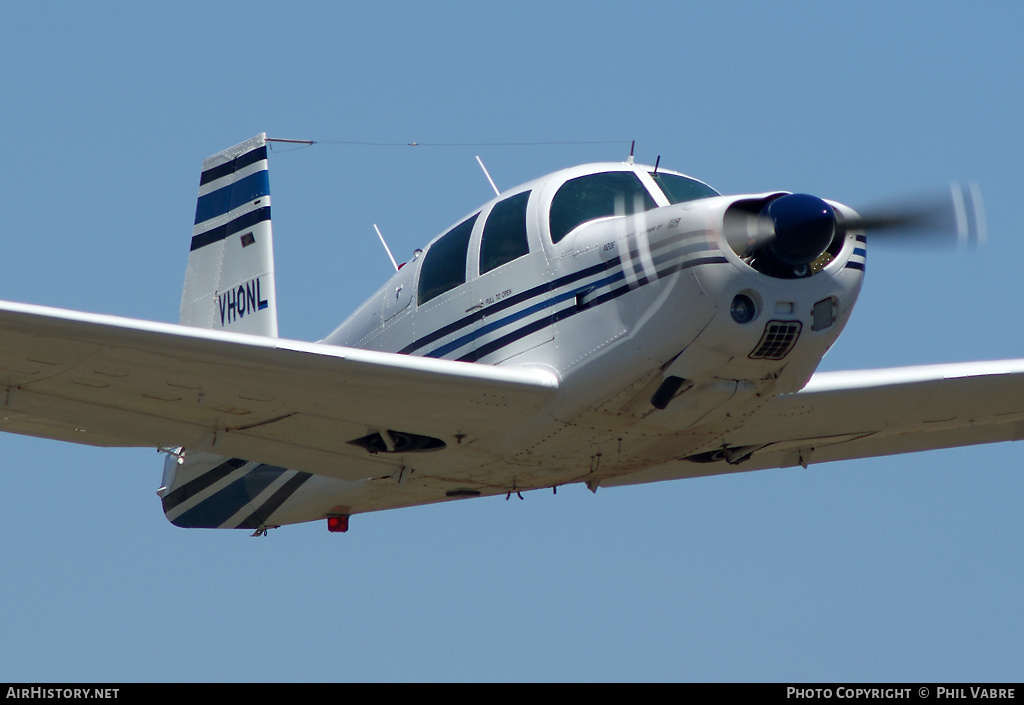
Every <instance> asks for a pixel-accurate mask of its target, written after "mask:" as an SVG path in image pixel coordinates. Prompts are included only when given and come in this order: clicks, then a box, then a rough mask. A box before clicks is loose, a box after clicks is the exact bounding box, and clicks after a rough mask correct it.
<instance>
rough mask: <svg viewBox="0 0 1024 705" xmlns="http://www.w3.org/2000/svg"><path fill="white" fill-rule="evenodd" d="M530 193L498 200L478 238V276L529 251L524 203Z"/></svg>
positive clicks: (528, 198)
mask: <svg viewBox="0 0 1024 705" xmlns="http://www.w3.org/2000/svg"><path fill="white" fill-rule="evenodd" d="M529 200H530V192H529V191H524V192H523V193H517V194H516V195H515V196H511V197H509V198H506V199H505V200H504V201H498V202H497V203H495V204H494V208H492V209H491V213H490V215H488V216H487V222H486V223H484V232H483V235H481V236H480V273H481V274H483V273H485V272H489V271H491V270H492V269H496V268H497V267H500V266H501V265H503V264H506V263H508V262H511V261H512V260H514V259H518V258H519V257H522V256H523V255H525V254H528V253H529V252H530V246H529V244H528V243H527V241H526V204H527V202H528V201H529Z"/></svg>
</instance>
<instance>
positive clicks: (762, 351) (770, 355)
mask: <svg viewBox="0 0 1024 705" xmlns="http://www.w3.org/2000/svg"><path fill="white" fill-rule="evenodd" d="M800 328H801V325H800V323H799V322H798V321H768V325H766V326H765V327H764V335H762V336H761V342H759V343H758V344H757V347H756V348H754V352H752V353H750V355H748V357H749V358H750V359H751V360H781V359H782V358H784V357H786V355H788V354H789V351H790V350H792V349H793V346H794V345H796V341H797V338H799V337H800Z"/></svg>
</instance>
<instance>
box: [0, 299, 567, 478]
mask: <svg viewBox="0 0 1024 705" xmlns="http://www.w3.org/2000/svg"><path fill="white" fill-rule="evenodd" d="M556 389H557V380H556V379H555V377H554V376H553V375H552V374H550V373H547V372H543V371H539V370H516V369H507V368H499V367H492V366H487V365H475V364H469V363H457V362H451V361H446V360H434V359H427V358H418V357H412V356H407V355H398V354H391V353H378V352H372V351H364V350H356V349H351V348H342V347H337V346H330V345H322V344H317V343H302V342H298V341H288V340H281V339H277V338H266V337H261V336H251V335H243V334H232V333H224V332H219V331H210V330H201V329H195V328H189V327H183V326H177V325H171V324H164V323H152V322H146V321H135V320H130V319H123V318H117V317H112V316H101V315H94V314H85V313H78V312H73V311H65V310H61V309H52V308H46V307H39V306H29V305H23V304H13V303H0V430H5V431H11V432H15V433H24V434H28V435H35V436H42V437H45V438H54V439H58V440H65V441H74V442H78V443H86V444H93V445H104V446H150V447H154V446H155V447H160V446H165V447H173V446H184V447H186V448H194V449H201V450H207V451H210V452H215V453H218V454H222V455H231V456H236V457H245V458H250V459H252V460H259V461H261V462H265V463H272V464H275V465H280V466H283V467H291V468H294V469H298V470H305V471H307V472H315V473H318V474H325V475H329V476H333V477H340V478H342V479H360V478H362V477H366V471H365V469H359V468H353V469H352V470H351V472H350V471H348V470H346V467H345V459H346V458H352V457H358V458H360V459H365V458H366V451H365V450H363V449H361V448H356V447H354V446H352V445H350V444H349V441H351V440H353V439H355V438H358V437H360V436H363V435H365V434H366V433H368V432H371V431H373V430H375V429H376V430H380V429H397V430H400V431H403V432H410V433H416V434H422V435H424V436H430V437H436V438H440V439H443V440H445V441H446V442H452V439H453V438H455V437H458V438H459V440H462V439H466V442H471V441H472V439H473V438H475V437H476V436H478V435H479V434H480V433H482V432H486V431H488V430H490V429H494V428H499V429H500V428H503V427H510V426H512V425H514V423H515V422H517V421H521V420H522V419H523V418H524V416H527V415H530V414H534V413H537V412H538V411H539V410H540V409H541V408H543V406H544V405H545V403H546V402H547V401H548V400H549V399H550V398H551V396H552V395H553V393H554V392H555V391H556ZM360 465H363V464H360Z"/></svg>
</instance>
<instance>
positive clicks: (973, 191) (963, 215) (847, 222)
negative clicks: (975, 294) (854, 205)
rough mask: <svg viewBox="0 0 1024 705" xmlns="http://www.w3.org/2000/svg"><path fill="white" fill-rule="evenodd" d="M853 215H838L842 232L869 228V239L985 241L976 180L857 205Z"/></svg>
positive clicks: (981, 207) (983, 212) (954, 242)
mask: <svg viewBox="0 0 1024 705" xmlns="http://www.w3.org/2000/svg"><path fill="white" fill-rule="evenodd" d="M858 213H859V215H858V216H857V217H854V218H844V217H842V216H840V217H839V218H838V222H837V227H838V229H839V232H842V233H845V232H850V231H866V232H867V233H868V236H869V239H870V240H872V241H875V240H876V239H884V240H886V241H907V242H914V243H919V242H920V241H921V240H923V239H925V238H927V239H929V240H930V241H931V242H932V243H934V244H945V245H960V246H963V245H977V244H981V243H983V242H985V239H986V231H985V209H984V204H983V203H982V200H981V191H980V190H979V189H978V186H977V184H973V183H967V184H962V183H952V184H950V186H949V189H948V190H946V191H944V192H942V193H936V194H932V195H930V196H925V197H918V198H914V199H904V200H903V201H902V202H899V203H895V204H889V205H886V206H882V207H875V208H864V209H858Z"/></svg>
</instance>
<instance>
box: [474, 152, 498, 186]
mask: <svg viewBox="0 0 1024 705" xmlns="http://www.w3.org/2000/svg"><path fill="white" fill-rule="evenodd" d="M476 163H477V164H479V165H480V168H481V169H483V170H484V176H486V177H487V181H488V182H490V184H491V188H492V189H494V195H495V196H500V195H501V191H499V190H498V187H497V186H495V185H494V179H492V178H491V175H490V174H488V173H487V167H485V166H484V163H483V162H482V161H480V157H479V156H477V158H476Z"/></svg>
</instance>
